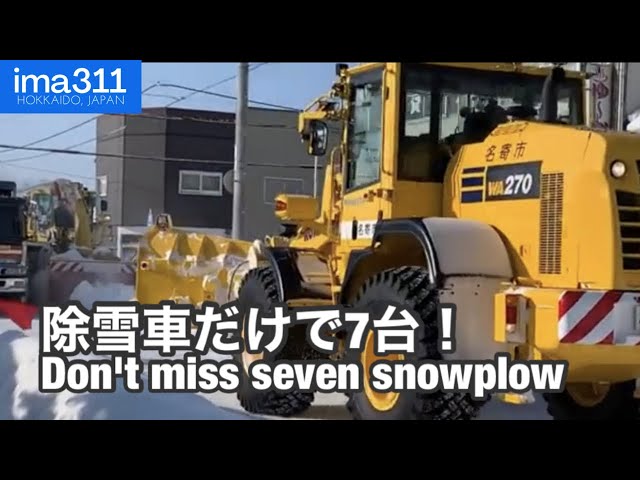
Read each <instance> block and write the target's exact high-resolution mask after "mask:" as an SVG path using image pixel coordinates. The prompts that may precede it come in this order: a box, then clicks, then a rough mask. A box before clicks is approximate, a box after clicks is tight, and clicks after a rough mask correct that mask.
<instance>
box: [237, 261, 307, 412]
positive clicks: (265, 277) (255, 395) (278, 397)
mask: <svg viewBox="0 0 640 480" xmlns="http://www.w3.org/2000/svg"><path fill="white" fill-rule="evenodd" d="M238 303H239V306H240V308H242V309H244V308H247V307H258V308H263V309H270V308H271V306H272V305H274V304H277V303H279V298H278V291H277V289H276V281H275V276H274V274H273V270H272V269H271V268H270V267H264V268H257V269H254V270H251V271H250V272H249V273H247V275H246V276H245V277H244V279H243V280H242V284H241V286H240V291H239V295H238ZM300 331H301V330H299V329H289V332H288V341H287V345H286V346H285V347H284V348H283V349H282V350H281V351H280V352H279V353H278V354H277V355H275V356H273V357H269V356H267V355H265V358H264V359H265V360H267V361H277V360H284V359H287V360H296V359H299V358H301V351H303V350H304V348H301V345H304V343H303V342H305V341H306V338H305V337H304V330H302V337H301V338H300V336H299V335H300V333H299V332H300ZM235 360H236V361H237V362H238V363H239V364H240V365H241V368H242V370H241V372H242V375H243V378H242V382H241V385H240V390H239V391H238V395H237V396H238V400H239V401H240V405H241V406H242V408H244V409H245V410H246V411H247V412H249V413H255V414H260V415H274V416H279V417H291V416H293V415H298V414H300V413H302V412H304V411H305V410H307V409H308V408H309V407H310V406H311V404H312V403H313V400H314V394H313V393H307V392H297V391H293V392H289V393H279V392H276V391H257V390H255V389H253V388H252V387H251V385H250V383H249V381H248V376H247V375H246V372H245V370H244V368H243V367H242V356H241V355H236V356H235Z"/></svg>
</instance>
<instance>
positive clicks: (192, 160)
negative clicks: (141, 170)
mask: <svg viewBox="0 0 640 480" xmlns="http://www.w3.org/2000/svg"><path fill="white" fill-rule="evenodd" d="M0 148H11V149H16V150H27V151H34V152H51V153H65V154H68V155H80V156H91V157H96V156H97V157H104V158H130V159H135V160H151V161H157V162H182V163H203V164H209V165H233V162H231V161H226V162H225V161H220V160H203V159H199V158H173V157H153V156H147V155H131V154H117V153H100V154H97V153H96V152H86V151H83V150H71V149H70V150H65V149H60V148H43V147H21V146H19V145H6V144H0ZM247 165H248V166H251V167H277V168H314V166H313V165H278V164H268V163H249V164H247Z"/></svg>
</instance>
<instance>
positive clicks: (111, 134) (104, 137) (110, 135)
mask: <svg viewBox="0 0 640 480" xmlns="http://www.w3.org/2000/svg"><path fill="white" fill-rule="evenodd" d="M123 129H124V127H122V128H117V129H116V131H119V130H123ZM121 136H123V135H119V136H116V135H115V132H114V131H112V132H109V133H106V134H105V135H101V136H99V137H92V138H90V139H88V140H85V141H83V142H80V143H76V144H74V145H69V146H68V147H65V148H64V150H72V149H74V148H77V147H80V146H82V145H86V144H87V143H90V142H94V141H102V140H107V139H111V138H119V137H121ZM47 155H53V152H45V153H39V154H38V155H30V156H28V157H19V158H8V159H6V160H2V161H0V165H3V164H12V163H16V162H23V161H25V160H33V159H34V158H41V157H46V156H47Z"/></svg>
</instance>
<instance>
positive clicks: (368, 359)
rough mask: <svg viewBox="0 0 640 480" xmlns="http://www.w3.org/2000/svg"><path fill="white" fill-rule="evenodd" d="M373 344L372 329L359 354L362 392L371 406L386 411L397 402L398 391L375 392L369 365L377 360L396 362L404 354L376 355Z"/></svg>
mask: <svg viewBox="0 0 640 480" xmlns="http://www.w3.org/2000/svg"><path fill="white" fill-rule="evenodd" d="M374 344H375V342H374V334H373V331H370V332H369V333H368V334H367V339H366V341H365V347H364V350H363V352H362V353H361V354H360V362H361V363H362V368H363V370H364V375H363V376H364V392H365V395H366V396H367V399H368V400H369V403H370V404H371V406H372V407H373V408H375V409H376V410H378V411H380V412H388V411H389V410H391V409H393V407H395V406H396V404H397V403H398V399H399V398H400V392H385V393H383V392H376V391H375V390H374V389H373V388H372V387H371V375H370V373H369V372H370V369H371V366H372V365H373V364H374V363H375V362H376V361H378V360H387V361H390V362H398V361H402V360H404V355H402V354H399V353H391V354H388V355H386V356H378V355H376V353H375V348H374Z"/></svg>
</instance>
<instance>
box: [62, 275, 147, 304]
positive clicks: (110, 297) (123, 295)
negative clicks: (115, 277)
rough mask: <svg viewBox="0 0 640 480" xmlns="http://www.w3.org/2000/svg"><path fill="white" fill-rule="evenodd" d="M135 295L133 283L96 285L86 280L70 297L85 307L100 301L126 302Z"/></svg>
mask: <svg viewBox="0 0 640 480" xmlns="http://www.w3.org/2000/svg"><path fill="white" fill-rule="evenodd" d="M134 296H135V290H134V287H133V285H123V284H121V283H98V284H95V285H94V284H91V283H89V282H87V281H84V282H81V283H79V284H78V286H76V288H75V289H74V290H73V292H71V296H70V298H69V299H70V300H76V301H78V302H80V303H81V304H82V305H83V306H84V307H85V308H91V307H93V304H94V303H95V302H98V301H101V302H122V301H125V302H126V301H129V300H131V299H133V298H134Z"/></svg>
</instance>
